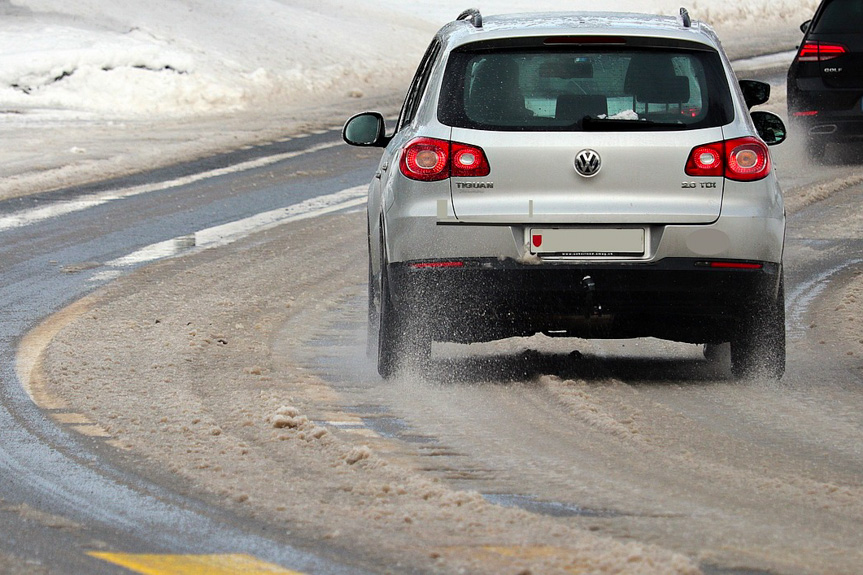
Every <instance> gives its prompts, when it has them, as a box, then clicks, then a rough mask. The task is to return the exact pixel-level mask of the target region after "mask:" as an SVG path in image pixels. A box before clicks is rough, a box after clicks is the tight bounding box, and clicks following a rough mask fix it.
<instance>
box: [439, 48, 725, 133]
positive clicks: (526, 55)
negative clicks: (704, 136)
mask: <svg viewBox="0 0 863 575" xmlns="http://www.w3.org/2000/svg"><path fill="white" fill-rule="evenodd" d="M438 118H439V120H440V121H441V122H442V123H443V124H445V125H448V126H452V127H459V128H468V129H476V130H500V131H514V130H519V131H637V130H690V129H699V128H706V127H715V126H723V125H726V124H728V123H730V122H731V121H732V120H733V119H734V113H733V106H732V103H731V96H730V93H729V88H728V83H727V82H726V79H725V75H724V73H723V67H722V62H721V60H720V57H719V55H718V54H717V53H716V52H713V51H709V50H682V49H678V48H674V49H667V48H665V49H663V48H660V49H656V48H651V49H645V48H640V47H635V48H633V47H627V46H603V47H592V46H588V47H580V46H565V47H559V46H555V47H553V48H549V47H545V46H543V47H527V48H501V49H490V47H489V45H488V44H483V45H482V49H471V45H468V46H467V47H466V48H462V49H460V50H458V51H455V52H453V53H452V54H451V56H450V60H449V62H448V63H447V69H446V73H445V76H444V84H443V89H442V92H441V99H440V104H439V107H438Z"/></svg>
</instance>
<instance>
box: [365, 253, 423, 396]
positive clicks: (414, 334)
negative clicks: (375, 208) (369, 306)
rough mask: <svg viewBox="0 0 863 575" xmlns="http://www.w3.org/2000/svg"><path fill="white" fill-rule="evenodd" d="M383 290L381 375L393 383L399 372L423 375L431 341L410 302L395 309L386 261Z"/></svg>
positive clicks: (382, 280)
mask: <svg viewBox="0 0 863 575" xmlns="http://www.w3.org/2000/svg"><path fill="white" fill-rule="evenodd" d="M380 290H381V291H380V313H379V314H378V316H379V317H378V321H379V329H378V331H377V340H378V373H379V374H380V376H381V377H383V378H384V379H390V378H391V377H393V376H394V375H395V374H396V373H398V372H399V371H409V372H421V371H422V370H423V368H424V367H425V366H426V365H427V364H428V360H429V358H430V356H431V337H430V336H429V333H428V330H427V329H425V327H426V326H424V325H423V321H422V319H421V317H422V316H421V314H420V312H419V311H418V310H416V309H415V306H414V305H412V303H411V302H407V305H404V306H403V307H402V308H401V309H399V308H397V307H396V306H395V305H393V302H392V298H391V296H390V294H391V291H390V284H389V274H388V273H387V266H386V264H385V262H384V260H381V285H380Z"/></svg>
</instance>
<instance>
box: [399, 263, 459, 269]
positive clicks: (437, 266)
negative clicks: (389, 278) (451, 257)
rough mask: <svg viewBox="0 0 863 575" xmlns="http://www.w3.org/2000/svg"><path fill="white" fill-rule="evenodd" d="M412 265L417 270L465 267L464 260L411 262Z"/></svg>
mask: <svg viewBox="0 0 863 575" xmlns="http://www.w3.org/2000/svg"><path fill="white" fill-rule="evenodd" d="M411 267H412V268H414V269H417V270H422V269H442V268H463V267H464V262H421V263H416V264H411Z"/></svg>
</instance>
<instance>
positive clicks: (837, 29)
mask: <svg viewBox="0 0 863 575" xmlns="http://www.w3.org/2000/svg"><path fill="white" fill-rule="evenodd" d="M814 31H815V32H817V33H819V34H849V33H852V34H863V0H833V2H830V3H829V4H827V5H826V6H825V7H824V11H823V12H822V13H821V17H820V18H819V19H818V21H817V22H816V23H815V30H814Z"/></svg>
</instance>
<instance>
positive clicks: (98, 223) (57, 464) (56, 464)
mask: <svg viewBox="0 0 863 575" xmlns="http://www.w3.org/2000/svg"><path fill="white" fill-rule="evenodd" d="M335 136H336V133H333V132H331V131H329V132H326V133H325V134H323V135H308V136H305V137H299V138H295V139H291V140H286V141H283V142H279V143H276V144H273V145H270V146H266V147H261V148H258V149H253V150H247V151H244V152H240V153H234V154H229V155H227V156H224V157H222V158H211V159H208V160H206V161H204V162H201V163H197V164H193V165H185V166H182V167H179V168H174V169H170V170H163V171H160V172H157V173H151V174H148V175H147V178H148V180H147V183H142V182H140V181H139V180H138V179H137V178H127V179H124V180H117V181H113V182H106V183H104V184H100V185H97V186H92V187H88V188H80V189H73V190H65V191H63V192H60V193H55V194H50V195H43V196H30V197H26V198H20V199H17V200H12V201H6V202H2V204H0V277H2V278H3V282H2V283H3V285H2V287H0V318H2V320H3V321H2V325H0V357H2V358H3V360H2V364H0V382H2V387H0V398H2V401H0V406H2V407H0V437H2V443H0V526H2V527H0V573H7V572H14V573H18V572H22V573H29V572H43V571H40V570H39V569H42V568H44V569H47V570H48V572H50V573H94V574H95V573H113V572H117V567H111V565H110V564H109V563H106V562H105V561H100V560H98V559H95V558H93V557H90V556H89V555H88V552H98V551H103V550H104V549H106V548H108V549H117V548H122V549H126V550H130V549H136V548H144V547H145V548H146V549H147V550H148V551H151V552H155V551H159V552H163V553H166V552H173V553H184V552H185V553H189V552H192V551H194V552H196V553H206V552H212V553H227V552H231V551H242V552H243V553H251V554H254V555H255V556H256V557H259V558H261V559H267V560H269V561H273V562H276V563H280V564H291V565H293V566H294V567H295V568H302V569H308V570H310V571H313V572H323V573H347V572H350V573H354V572H355V570H356V567H354V568H352V569H351V570H350V571H347V570H345V569H343V568H341V567H339V566H338V562H333V561H330V560H323V559H319V558H318V557H316V556H313V555H309V554H306V553H301V552H298V551H296V550H294V549H292V548H291V546H290V545H287V544H285V543H284V542H283V541H279V540H272V539H271V538H270V537H268V536H267V535H266V533H265V531H266V529H265V528H264V529H263V530H262V528H261V527H260V526H258V525H254V524H250V523H249V522H248V521H239V520H237V519H236V518H234V517H231V516H226V515H224V514H223V513H222V512H220V511H219V510H217V509H215V508H208V507H206V506H202V505H201V504H200V503H198V502H196V501H195V500H194V499H189V498H183V497H177V496H176V495H174V494H172V493H171V492H170V491H166V490H165V489H163V488H161V487H159V486H158V485H157V484H154V483H152V482H148V481H142V480H141V479H140V478H139V477H137V476H135V475H134V474H129V473H123V472H120V471H118V470H117V468H115V467H113V466H111V465H110V464H109V463H107V462H105V461H104V460H102V458H101V455H100V454H99V453H98V450H96V451H93V446H92V445H91V440H89V438H88V435H89V434H88V430H87V428H86V426H78V427H77V430H78V431H79V432H83V433H84V435H83V436H80V437H79V436H78V435H77V434H72V435H69V434H67V433H64V432H63V431H61V430H60V429H58V428H57V426H56V422H58V421H59V422H65V423H70V422H75V421H78V418H76V416H69V414H68V413H67V410H65V409H62V408H61V409H57V406H56V405H53V406H47V405H45V404H44V403H43V404H42V405H41V407H43V408H45V407H54V409H53V410H50V411H49V413H50V414H51V416H52V417H53V418H54V420H53V421H52V420H51V419H50V418H48V417H46V415H45V413H43V412H41V411H40V410H39V409H37V408H36V406H35V405H34V404H33V402H32V401H31V398H30V397H29V396H28V395H27V394H26V393H25V390H24V389H23V388H22V387H21V384H20V383H19V378H18V374H24V375H25V378H24V381H27V378H28V377H29V376H30V373H29V372H28V368H29V367H31V365H30V364H31V363H32V361H34V360H35V359H36V358H35V357H31V354H32V353H36V352H38V350H39V348H40V345H42V342H40V338H41V337H44V335H40V332H39V330H36V331H35V332H31V334H30V336H29V339H27V340H25V341H24V342H23V344H21V337H22V336H24V334H25V333H27V332H28V330H31V329H33V328H34V327H35V326H36V324H37V323H38V322H39V321H40V320H41V319H42V318H44V317H45V316H47V315H49V314H50V313H52V312H54V311H56V310H58V309H60V308H62V307H63V306H64V305H67V304H68V303H70V302H72V301H74V300H76V299H78V298H80V297H82V296H85V295H86V294H88V293H90V292H92V291H93V290H95V289H97V288H98V287H99V286H101V285H104V284H105V283H106V282H108V281H109V280H111V279H114V278H116V277H118V276H120V275H121V274H123V273H128V272H129V271H130V270H133V269H135V268H136V267H139V266H140V265H142V264H144V263H147V262H148V261H149V260H151V259H156V258H158V257H165V256H166V255H176V254H177V253H180V252H184V251H189V250H191V249H193V248H196V249H197V250H200V249H202V248H204V247H212V246H215V245H220V244H223V243H226V242H227V241H230V240H231V239H232V234H235V233H240V234H242V233H243V232H244V231H245V230H244V228H243V226H242V225H240V224H238V222H240V223H242V222H244V221H246V220H247V219H248V218H250V217H253V216H256V219H255V220H254V221H252V222H251V223H250V225H254V226H255V227H256V228H257V229H263V228H265V227H266V226H267V225H268V224H269V222H270V221H274V220H276V221H277V220H278V219H280V218H281V219H282V220H284V219H285V218H290V217H293V218H294V219H297V218H299V217H302V216H303V214H308V213H312V214H314V213H319V212H326V211H331V210H332V208H333V207H335V208H339V207H342V208H344V205H345V203H346V202H347V203H348V204H350V205H353V204H355V203H356V202H355V201H351V200H355V199H356V198H357V197H360V198H361V197H363V195H364V193H363V191H362V189H360V190H359V192H358V193H357V192H356V191H352V190H351V188H352V187H354V186H356V185H357V184H359V183H361V181H362V179H364V178H365V169H364V168H365V164H366V162H367V159H366V157H365V156H366V155H364V154H362V153H359V154H357V153H356V152H353V151H348V150H345V149H344V147H343V146H336V143H337V140H336V138H335ZM322 157H325V158H326V159H325V160H323V159H322ZM262 158H263V159H262ZM208 162H209V163H210V164H211V165H212V166H213V167H211V166H210V165H208ZM322 163H323V164H328V165H329V164H336V165H339V166H341V170H340V171H339V172H338V173H337V174H334V175H332V176H327V175H326V174H324V173H322V172H320V171H319V170H316V168H315V167H316V166H318V165H320V164H322ZM225 165H231V166H240V167H242V168H244V169H239V168H236V169H224V168H216V166H225ZM274 166H275V167H274ZM304 172H305V173H307V174H308V173H311V172H314V173H315V175H314V177H309V176H308V175H306V176H303V175H302V174H303V173H304ZM274 182H276V183H274ZM346 188H347V191H348V192H351V193H350V194H348V196H349V197H348V196H345V194H344V193H343V194H342V195H341V196H336V197H335V198H333V200H334V201H330V202H326V201H325V200H327V198H328V197H329V196H332V195H333V194H332V193H331V192H336V191H340V190H345V189H346ZM328 192H329V196H328ZM343 196H344V197H343ZM321 198H323V200H324V201H322V199H321ZM312 199H314V201H311V200H312ZM276 212H278V214H276ZM261 214H269V217H268V218H267V217H262V216H261ZM283 214H284V215H283ZM264 220H266V221H264ZM227 224H231V225H230V226H229V225H227ZM246 233H247V232H246ZM184 239H185V240H190V239H191V240H192V241H185V242H183V241H180V240H184ZM166 244H171V245H173V246H175V247H176V249H175V250H174V252H173V253H167V252H165V249H164V248H165V247H166ZM154 247H157V248H162V249H161V250H154ZM89 343H90V342H89V341H81V342H78V345H82V346H86V345H89ZM19 344H20V345H21V347H20V349H17V348H18V346H19ZM16 352H19V353H20V355H19V356H18V359H17V362H16V361H15V360H14V358H15V356H16ZM16 369H17V373H16ZM79 423H80V421H79ZM4 553H5V554H4ZM9 557H23V558H25V559H28V560H30V561H31V563H29V564H26V561H23V563H25V564H23V565H21V566H18V567H16V565H15V564H16V563H21V562H19V561H18V560H17V559H16V560H12V559H9ZM28 565H29V567H28ZM37 566H38V567H37ZM15 569H20V571H17V570H15Z"/></svg>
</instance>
